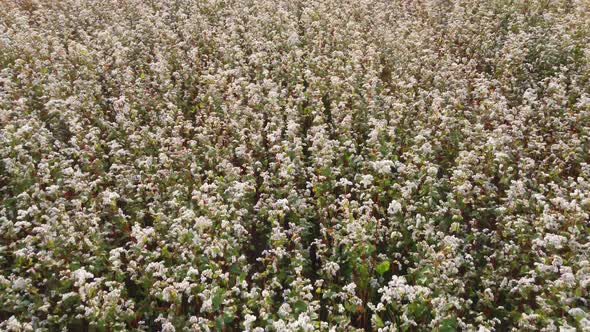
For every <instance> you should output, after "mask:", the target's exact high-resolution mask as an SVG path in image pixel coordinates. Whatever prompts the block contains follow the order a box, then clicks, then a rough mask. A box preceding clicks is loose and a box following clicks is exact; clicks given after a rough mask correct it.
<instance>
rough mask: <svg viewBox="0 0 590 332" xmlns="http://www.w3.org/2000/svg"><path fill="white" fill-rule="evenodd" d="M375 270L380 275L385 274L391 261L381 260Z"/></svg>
mask: <svg viewBox="0 0 590 332" xmlns="http://www.w3.org/2000/svg"><path fill="white" fill-rule="evenodd" d="M375 270H376V271H377V273H379V274H380V275H383V273H385V272H387V271H389V261H383V262H381V263H380V264H379V265H377V266H376V267H375Z"/></svg>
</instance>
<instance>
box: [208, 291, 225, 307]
mask: <svg viewBox="0 0 590 332" xmlns="http://www.w3.org/2000/svg"><path fill="white" fill-rule="evenodd" d="M224 294H225V290H224V289H223V288H220V289H218V290H217V292H216V293H215V295H214V296H213V299H211V303H212V304H213V310H219V307H220V306H221V303H222V302H223V295H224Z"/></svg>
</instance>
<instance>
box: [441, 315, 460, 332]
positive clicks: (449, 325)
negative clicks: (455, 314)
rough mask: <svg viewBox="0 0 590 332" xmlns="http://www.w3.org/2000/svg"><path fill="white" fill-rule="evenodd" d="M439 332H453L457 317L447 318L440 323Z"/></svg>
mask: <svg viewBox="0 0 590 332" xmlns="http://www.w3.org/2000/svg"><path fill="white" fill-rule="evenodd" d="M439 331H440V332H454V331H457V319H456V318H447V319H445V320H443V321H442V322H441V323H440V327H439Z"/></svg>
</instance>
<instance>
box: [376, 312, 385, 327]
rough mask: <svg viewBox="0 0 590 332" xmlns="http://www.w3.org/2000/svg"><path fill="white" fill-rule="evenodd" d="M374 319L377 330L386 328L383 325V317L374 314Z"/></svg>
mask: <svg viewBox="0 0 590 332" xmlns="http://www.w3.org/2000/svg"><path fill="white" fill-rule="evenodd" d="M373 318H374V319H375V324H376V326H377V328H382V327H383V326H385V324H383V320H382V319H381V317H379V315H376V314H373Z"/></svg>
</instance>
